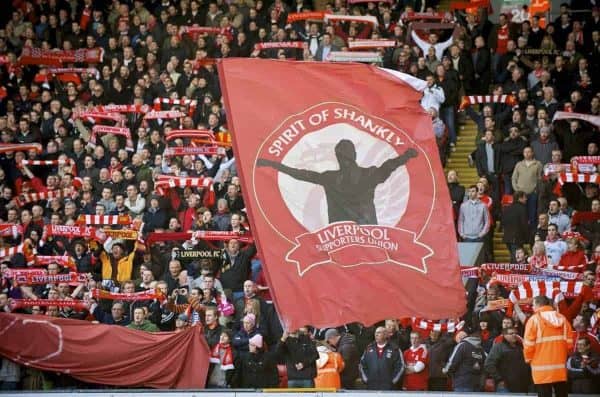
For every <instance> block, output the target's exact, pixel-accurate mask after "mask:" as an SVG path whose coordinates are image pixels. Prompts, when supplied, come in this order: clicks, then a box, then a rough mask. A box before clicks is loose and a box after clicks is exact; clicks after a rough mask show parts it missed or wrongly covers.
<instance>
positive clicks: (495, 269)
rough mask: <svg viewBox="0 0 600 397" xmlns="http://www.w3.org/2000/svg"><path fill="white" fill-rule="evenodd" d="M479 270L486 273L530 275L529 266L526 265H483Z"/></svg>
mask: <svg viewBox="0 0 600 397" xmlns="http://www.w3.org/2000/svg"><path fill="white" fill-rule="evenodd" d="M481 270H483V271H485V272H488V273H490V274H491V273H503V274H507V273H520V274H529V273H531V265H530V264H528V263H484V264H483V265H481Z"/></svg>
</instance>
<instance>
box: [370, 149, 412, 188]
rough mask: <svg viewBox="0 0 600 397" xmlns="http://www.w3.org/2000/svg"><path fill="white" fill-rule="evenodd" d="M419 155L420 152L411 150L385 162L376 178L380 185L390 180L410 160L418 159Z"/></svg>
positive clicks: (378, 170)
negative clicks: (393, 173)
mask: <svg viewBox="0 0 600 397" xmlns="http://www.w3.org/2000/svg"><path fill="white" fill-rule="evenodd" d="M417 155H418V152H417V151H416V150H415V149H413V148H409V149H406V151H405V152H404V153H403V154H401V155H400V156H398V157H396V158H393V159H389V160H386V161H384V163H383V164H381V166H380V167H379V168H377V175H376V176H375V178H376V179H377V181H378V183H382V182H384V181H385V180H386V179H388V178H389V176H390V175H391V174H392V172H394V171H396V169H397V168H398V167H400V166H402V165H404V164H406V163H407V162H408V160H410V159H411V158H413V157H417Z"/></svg>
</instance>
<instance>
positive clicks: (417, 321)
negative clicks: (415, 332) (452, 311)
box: [412, 317, 464, 332]
mask: <svg viewBox="0 0 600 397" xmlns="http://www.w3.org/2000/svg"><path fill="white" fill-rule="evenodd" d="M412 327H413V329H415V328H417V329H422V330H426V331H440V332H455V331H460V330H461V329H462V328H463V327H464V322H462V321H459V320H448V321H446V322H441V321H432V320H425V319H422V318H419V317H413V318H412Z"/></svg>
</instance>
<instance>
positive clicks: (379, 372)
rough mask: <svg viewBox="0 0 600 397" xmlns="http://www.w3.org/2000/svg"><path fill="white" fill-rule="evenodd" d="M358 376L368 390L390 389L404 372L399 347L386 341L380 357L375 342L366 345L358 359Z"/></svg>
mask: <svg viewBox="0 0 600 397" xmlns="http://www.w3.org/2000/svg"><path fill="white" fill-rule="evenodd" d="M359 370H360V376H361V378H362V380H363V382H365V383H366V384H367V389H369V390H392V389H393V387H394V385H395V384H396V383H398V381H399V380H400V377H401V376H402V373H403V372H404V359H403V357H402V354H401V353H400V349H397V348H394V347H393V346H392V345H391V344H389V343H386V345H385V346H384V347H383V353H382V355H381V357H379V354H377V344H376V343H375V342H373V343H371V344H370V345H369V346H367V348H366V350H365V352H364V353H363V355H362V357H361V359H360V365H359Z"/></svg>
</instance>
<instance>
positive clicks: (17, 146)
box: [0, 143, 43, 153]
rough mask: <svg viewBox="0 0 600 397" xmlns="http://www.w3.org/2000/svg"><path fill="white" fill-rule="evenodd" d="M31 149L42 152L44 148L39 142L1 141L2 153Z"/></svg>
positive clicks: (0, 151)
mask: <svg viewBox="0 0 600 397" xmlns="http://www.w3.org/2000/svg"><path fill="white" fill-rule="evenodd" d="M29 150H35V151H36V152H37V153H41V152H42V150H43V149H42V145H40V144H39V143H0V153H10V152H27V151H29Z"/></svg>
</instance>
